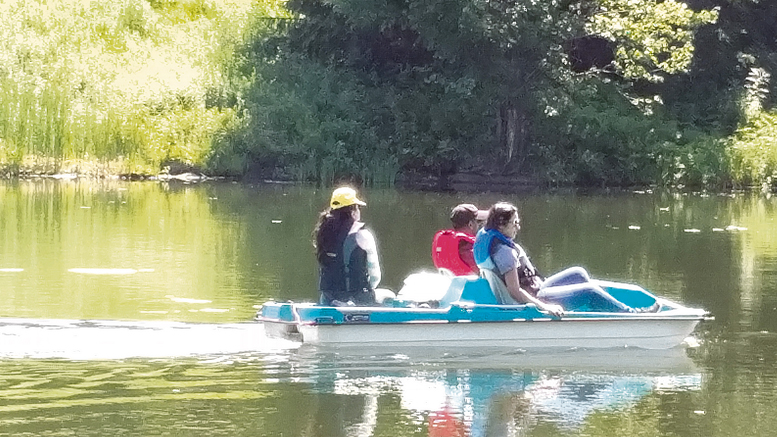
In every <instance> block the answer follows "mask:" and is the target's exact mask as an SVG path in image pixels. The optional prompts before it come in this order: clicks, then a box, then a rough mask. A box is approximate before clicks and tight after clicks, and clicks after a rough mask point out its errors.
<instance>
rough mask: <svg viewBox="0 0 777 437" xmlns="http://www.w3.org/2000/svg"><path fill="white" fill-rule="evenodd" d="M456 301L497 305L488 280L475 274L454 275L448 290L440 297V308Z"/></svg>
mask: <svg viewBox="0 0 777 437" xmlns="http://www.w3.org/2000/svg"><path fill="white" fill-rule="evenodd" d="M458 301H467V302H472V303H476V304H481V305H497V304H498V303H499V302H498V301H497V300H496V296H494V292H493V291H491V287H490V286H489V285H488V281H487V280H485V279H483V278H478V277H476V276H454V277H453V278H451V285H450V286H449V287H448V291H447V292H446V293H445V295H444V296H443V297H442V299H440V304H439V307H440V308H445V307H449V306H451V304H452V303H454V302H458Z"/></svg>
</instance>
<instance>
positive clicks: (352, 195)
mask: <svg viewBox="0 0 777 437" xmlns="http://www.w3.org/2000/svg"><path fill="white" fill-rule="evenodd" d="M351 205H361V206H366V205H367V204H366V203H364V202H362V201H361V200H359V199H358V198H357V197H356V190H354V189H353V188H351V187H340V188H338V189H336V190H335V191H334V192H333V193H332V200H331V201H330V202H329V207H330V208H332V209H339V208H343V207H346V206H351Z"/></svg>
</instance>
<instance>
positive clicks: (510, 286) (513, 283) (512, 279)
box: [504, 269, 564, 317]
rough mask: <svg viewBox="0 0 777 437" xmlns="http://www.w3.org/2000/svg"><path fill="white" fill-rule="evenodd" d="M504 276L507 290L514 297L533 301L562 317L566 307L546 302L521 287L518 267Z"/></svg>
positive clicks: (543, 308) (525, 301)
mask: <svg viewBox="0 0 777 437" xmlns="http://www.w3.org/2000/svg"><path fill="white" fill-rule="evenodd" d="M504 277H505V285H507V290H508V291H509V292H510V295H511V296H513V298H514V299H515V300H517V301H518V302H524V303H533V304H534V305H536V306H537V308H539V309H540V310H543V311H547V312H549V313H551V314H553V315H554V316H558V317H560V316H561V315H562V314H564V309H563V308H561V306H559V305H554V304H548V303H545V302H543V301H541V300H539V299H537V298H536V297H534V296H532V295H531V294H529V293H528V292H527V291H526V290H524V289H523V288H521V285H520V281H519V279H518V270H517V269H512V270H510V271H508V272H507V273H505V276H504Z"/></svg>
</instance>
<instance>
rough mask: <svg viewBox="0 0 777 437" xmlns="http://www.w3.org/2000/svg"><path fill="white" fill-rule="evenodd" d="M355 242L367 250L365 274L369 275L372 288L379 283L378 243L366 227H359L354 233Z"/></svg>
mask: <svg viewBox="0 0 777 437" xmlns="http://www.w3.org/2000/svg"><path fill="white" fill-rule="evenodd" d="M356 244H358V245H359V247H361V248H362V249H364V251H365V252H367V274H368V275H369V281H370V287H372V288H373V289H374V288H376V287H377V286H378V284H380V279H381V272H380V260H379V258H378V245H377V243H376V242H375V237H374V236H373V235H372V233H371V232H370V231H368V230H367V229H361V230H360V231H359V232H357V233H356Z"/></svg>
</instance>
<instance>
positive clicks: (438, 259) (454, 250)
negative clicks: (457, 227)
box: [432, 229, 477, 276]
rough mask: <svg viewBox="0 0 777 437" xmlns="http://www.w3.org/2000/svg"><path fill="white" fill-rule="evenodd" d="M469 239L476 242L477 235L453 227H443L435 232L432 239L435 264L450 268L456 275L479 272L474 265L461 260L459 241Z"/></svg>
mask: <svg viewBox="0 0 777 437" xmlns="http://www.w3.org/2000/svg"><path fill="white" fill-rule="evenodd" d="M460 241H467V242H469V243H470V244H474V243H475V237H473V236H472V235H469V234H466V233H464V232H456V231H454V230H453V229H443V230H442V231H438V232H437V233H436V234H434V240H432V261H433V262H434V266H435V267H437V268H438V269H439V268H441V267H442V268H444V269H448V270H450V271H451V272H453V274H454V275H456V276H462V275H473V274H477V272H476V271H474V270H473V269H472V267H470V266H468V265H467V263H465V262H464V261H462V260H461V257H460V256H459V242H460Z"/></svg>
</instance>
